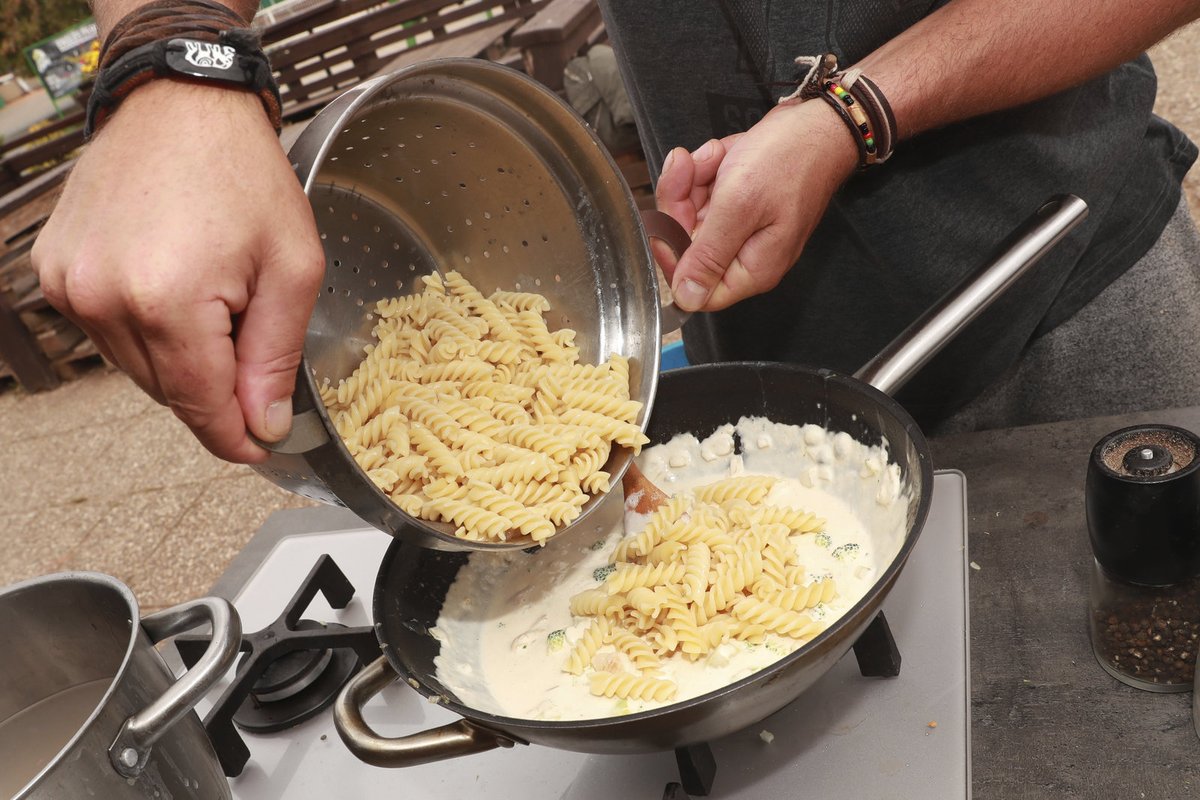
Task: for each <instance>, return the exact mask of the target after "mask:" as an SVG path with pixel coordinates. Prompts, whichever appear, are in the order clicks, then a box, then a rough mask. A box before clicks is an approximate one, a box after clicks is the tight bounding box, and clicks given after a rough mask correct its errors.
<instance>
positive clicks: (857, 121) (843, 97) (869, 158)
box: [825, 81, 879, 167]
mask: <svg viewBox="0 0 1200 800" xmlns="http://www.w3.org/2000/svg"><path fill="white" fill-rule="evenodd" d="M825 94H826V95H831V96H832V97H834V98H835V99H836V100H837V101H838V102H839V103H841V105H842V106H843V107H844V108H845V110H846V113H847V114H849V115H850V127H851V129H852V130H853V132H854V134H855V136H856V137H857V138H859V139H861V140H862V143H863V152H864V153H865V158H864V159H863V161H862V163H860V164H859V166H860V167H871V166H874V165H875V164H876V162H877V161H878V156H879V148H878V147H877V146H876V142H875V132H874V131H873V130H871V119H870V118H869V117H868V116H867V112H866V111H864V110H863V107H862V104H861V103H859V102H858V101H857V100H855V99H854V95H852V94H850V93H849V92H847V91H846V90H845V89H843V88H842V87H841V85H840V84H838V83H837V81H828V82H827V83H826V84H825Z"/></svg>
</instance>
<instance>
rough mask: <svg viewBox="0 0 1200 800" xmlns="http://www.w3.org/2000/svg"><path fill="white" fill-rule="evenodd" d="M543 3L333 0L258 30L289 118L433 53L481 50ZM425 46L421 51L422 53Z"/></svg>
mask: <svg viewBox="0 0 1200 800" xmlns="http://www.w3.org/2000/svg"><path fill="white" fill-rule="evenodd" d="M545 5H546V0H488V2H482V1H481V2H470V3H463V2H457V3H455V2H447V0H398V2H393V3H380V2H378V0H376V1H375V2H367V0H339V1H337V2H326V3H321V4H317V5H314V6H312V7H310V8H309V9H307V10H306V11H304V12H302V13H300V14H297V15H296V16H294V17H291V18H288V19H285V20H283V21H281V22H279V23H275V24H271V25H268V26H267V27H265V28H264V29H263V41H264V43H265V45H266V48H267V53H268V55H269V56H270V58H271V65H272V67H273V68H274V70H275V72H276V75H277V77H278V80H279V85H280V86H279V88H280V97H281V99H282V100H283V105H284V114H285V116H286V117H287V118H288V119H297V118H301V117H303V116H305V115H307V114H311V113H313V112H314V111H316V110H318V109H319V108H320V107H322V106H324V105H325V104H326V103H327V102H329V101H330V100H332V99H333V98H334V97H336V96H337V94H338V93H340V92H341V91H342V90H344V89H346V88H348V87H350V86H353V85H355V84H357V83H359V82H361V81H363V80H365V79H367V78H369V77H371V76H373V75H376V74H379V73H381V72H385V71H390V70H392V69H398V68H399V67H400V66H405V65H407V64H409V63H413V62H415V61H417V60H423V59H425V58H432V57H435V56H437V57H445V56H463V57H473V56H478V55H481V54H483V53H484V52H485V51H486V50H487V49H488V47H489V46H490V45H491V44H492V43H493V42H494V41H496V40H497V39H500V38H502V37H503V36H504V35H505V34H507V33H508V31H510V30H512V28H514V27H516V26H517V25H519V24H521V23H522V22H523V21H524V20H526V19H529V18H530V17H533V16H534V15H535V14H537V12H538V11H539V10H540V9H541V8H542V7H543V6H545ZM422 51H425V52H422Z"/></svg>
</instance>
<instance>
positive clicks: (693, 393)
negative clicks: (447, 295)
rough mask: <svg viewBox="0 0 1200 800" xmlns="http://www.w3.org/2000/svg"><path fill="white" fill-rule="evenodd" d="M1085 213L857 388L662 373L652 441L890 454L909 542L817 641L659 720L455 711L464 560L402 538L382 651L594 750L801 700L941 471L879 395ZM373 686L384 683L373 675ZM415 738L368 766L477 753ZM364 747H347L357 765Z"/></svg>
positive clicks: (893, 349)
mask: <svg viewBox="0 0 1200 800" xmlns="http://www.w3.org/2000/svg"><path fill="white" fill-rule="evenodd" d="M1086 210H1087V207H1086V205H1084V204H1083V202H1082V201H1080V200H1078V198H1073V197H1067V198H1056V199H1055V200H1052V201H1051V202H1050V203H1047V204H1046V206H1044V207H1043V208H1042V209H1040V210H1039V211H1038V213H1037V214H1036V215H1035V216H1034V217H1033V218H1032V219H1031V220H1030V221H1029V222H1027V223H1026V224H1025V225H1024V226H1023V227H1022V228H1021V229H1019V230H1018V231H1017V232H1016V233H1015V234H1014V235H1013V237H1011V238H1010V240H1009V242H1010V244H1009V245H1007V246H1005V247H1004V252H1003V254H1002V255H1001V256H1000V257H999V258H997V259H994V260H993V261H991V262H989V263H988V264H987V265H985V266H984V267H983V268H982V269H981V270H979V271H978V272H976V273H975V274H974V275H972V276H971V277H970V278H968V279H967V280H966V281H964V282H963V283H961V284H959V285H958V286H957V287H955V288H954V289H953V290H951V292H950V293H949V294H948V295H947V296H946V297H945V298H944V299H943V300H942V301H941V302H939V303H938V305H937V306H935V308H934V309H933V310H931V312H930V313H928V314H926V315H925V316H923V317H922V318H921V320H919V321H918V322H917V323H915V324H914V325H913V326H912V327H911V328H909V330H908V331H906V332H905V334H904V335H902V336H901V337H900V338H898V339H897V340H896V341H895V342H893V344H892V345H890V346H889V347H888V348H886V349H885V350H884V352H883V353H881V354H880V355H879V356H878V357H876V358H875V359H873V360H872V361H871V362H870V363H869V364H868V365H867V366H866V367H864V368H863V369H862V370H860V371H859V374H858V376H856V377H853V378H851V377H846V376H843V375H837V374H834V373H831V372H829V371H827V370H819V369H813V368H809V367H803V366H799V365H792V364H772V363H725V364H712V365H703V366H698V367H688V368H685V369H679V370H672V371H671V372H669V373H667V374H666V375H665V376H663V380H662V384H661V387H660V389H661V393H660V397H661V400H662V402H663V403H664V404H665V407H667V408H669V409H670V414H661V413H660V414H658V415H656V416H655V417H654V418H653V419H652V420H651V424H650V425H649V426H648V428H647V435H648V436H649V437H650V440H651V443H652V444H661V443H664V442H666V441H669V440H670V439H671V438H672V437H673V436H675V435H678V434H681V433H690V434H692V435H695V436H697V437H698V438H701V439H703V438H704V437H705V436H708V435H709V434H711V433H712V432H713V431H714V430H716V429H717V428H718V427H719V426H721V425H724V424H728V423H731V422H736V421H737V420H738V419H739V418H740V417H743V416H749V417H755V416H763V417H767V418H768V419H771V420H772V421H774V422H783V423H787V424H793V425H803V424H809V423H811V424H816V425H819V426H821V427H824V428H826V429H828V430H836V431H840V432H845V433H847V434H849V435H850V436H851V437H852V438H854V439H855V440H857V441H859V442H862V443H864V444H867V445H879V444H882V443H886V445H887V447H888V449H889V451H890V454H891V458H892V459H894V462H895V463H896V464H897V465H898V466H899V467H900V472H901V480H902V485H903V486H904V489H905V496H906V497H907V502H908V514H907V534H906V537H905V541H904V544H903V545H902V546H901V548H900V551H899V553H897V555H896V557H895V558H894V560H893V561H892V563H891V564H890V565H889V566H888V567H887V569H886V570H885V571H884V573H883V575H882V576H880V578H879V580H878V581H876V583H875V585H874V586H872V587H871V589H870V590H869V591H868V592H867V593H866V595H865V596H864V597H863V598H862V599H861V600H859V602H858V603H856V604H855V605H854V607H853V608H851V609H850V610H849V611H848V612H847V613H846V614H845V615H843V616H842V617H841V618H840V619H838V620H836V621H835V622H834V623H833V624H832V625H831V626H830V627H829V628H827V629H826V630H824V631H822V632H821V633H820V634H818V635H817V636H816V637H815V638H814V639H813V640H812V641H810V642H808V643H806V644H805V645H803V646H802V647H800V648H799V649H797V650H796V651H794V652H792V653H790V654H789V655H787V656H785V657H784V658H782V659H780V660H779V661H777V662H775V663H774V664H772V665H770V666H768V667H766V668H764V669H762V670H759V671H758V672H756V673H754V674H752V675H750V676H747V677H746V678H743V679H742V680H740V681H737V682H735V683H732V684H730V685H728V686H725V687H723V688H721V689H718V690H716V691H713V692H709V693H708V694H705V695H701V696H699V697H696V698H692V699H690V700H686V701H683V702H679V703H674V704H671V705H667V706H664V707H662V708H658V709H654V710H651V711H644V712H640V713H636V714H630V715H627V716H624V717H614V718H611V719H604V720H599V721H597V720H586V721H582V722H546V721H536V720H527V719H515V718H510V717H501V716H496V715H493V714H488V713H484V712H481V711H479V710H477V709H474V708H472V707H470V706H468V705H466V704H464V703H462V702H460V701H459V700H458V699H457V698H456V697H455V696H454V693H453V692H452V691H450V690H449V689H448V688H447V687H445V686H443V685H442V684H441V682H440V680H439V678H438V674H437V667H436V664H435V658H436V656H437V654H438V653H439V652H440V646H441V645H440V643H438V642H437V641H436V640H434V639H433V637H431V636H430V635H429V634H428V629H430V628H432V627H434V626H435V625H436V621H437V619H438V616H439V615H440V614H441V613H442V611H443V603H444V600H445V597H446V592H447V591H448V590H449V587H450V585H451V584H452V583H453V581H454V577H455V575H456V573H457V571H458V569H460V568H461V566H462V564H463V563H464V561H465V559H463V558H462V557H461V556H452V555H451V554H443V553H432V552H419V553H403V552H402V551H403V550H404V549H405V543H404V542H402V541H397V542H393V543H392V545H391V547H390V548H389V549H388V552H387V554H386V555H385V557H384V561H383V564H382V565H381V567H380V574H379V578H378V579H377V581H376V587H375V593H376V594H375V604H374V607H375V625H376V631H377V632H378V634H379V640H380V644H381V646H382V648H383V651H384V654H385V656H386V657H387V659H388V660H389V662H390V663H391V665H392V666H393V668H394V669H395V671H396V674H397V675H398V676H399V677H401V678H403V679H405V680H407V681H408V682H409V683H411V684H413V685H414V686H415V687H416V688H417V690H418V691H419V692H421V693H422V694H425V695H426V696H428V697H430V698H436V702H439V703H442V704H443V705H444V706H445V707H447V708H449V709H451V710H453V711H455V712H457V713H459V714H462V715H463V718H464V719H463V724H467V723H473V724H475V725H484V726H487V727H488V728H489V729H494V730H499V731H502V732H503V733H504V734H507V735H509V736H512V737H515V738H518V739H521V740H525V741H529V742H532V743H536V744H543V745H547V746H551V747H560V748H564V749H568V750H580V751H583V752H592V753H637V752H648V751H654V750H665V749H671V748H675V747H680V746H683V745H688V744H692V743H696V742H702V741H709V740H712V739H716V738H719V737H721V736H725V735H727V734H729V733H732V732H734V731H738V730H741V729H742V728H745V727H746V726H748V725H751V724H753V723H755V722H757V721H758V720H761V719H763V718H764V717H766V716H768V715H769V714H772V713H774V712H775V711H777V710H779V709H781V708H783V707H784V706H785V705H787V704H788V703H790V702H791V701H793V700H795V699H796V697H798V696H799V695H800V694H802V693H803V692H805V691H806V690H807V689H808V688H809V687H811V686H812V685H813V684H814V683H815V682H816V681H817V680H818V679H820V678H821V677H822V676H823V675H824V674H825V673H826V672H827V671H828V670H829V669H830V668H831V667H832V666H833V665H834V664H835V663H836V662H837V661H838V660H839V659H840V658H841V657H842V656H843V655H845V653H846V651H847V650H848V649H849V648H850V647H851V646H852V645H853V644H854V642H855V641H856V640H857V639H858V637H859V636H860V635H861V634H862V632H863V631H864V630H865V629H866V627H867V626H868V625H869V624H870V623H871V621H872V620H873V619H874V618H875V615H876V613H877V612H878V610H879V608H880V606H881V605H882V603H883V601H884V599H885V598H886V597H887V595H888V593H889V592H890V591H891V588H892V586H893V585H894V584H895V581H896V579H897V577H898V576H899V574H900V571H901V570H902V569H903V567H904V565H905V562H906V561H907V559H908V556H909V554H910V553H911V552H912V549H913V547H914V546H915V544H916V542H917V540H918V537H919V536H920V533H921V529H922V527H923V526H924V522H925V518H926V516H927V514H928V512H929V504H930V495H931V489H932V479H933V468H932V463H931V457H930V453H929V446H928V443H927V442H926V440H925V437H924V435H923V434H922V432H921V430H920V428H919V427H918V426H917V424H916V423H915V422H914V421H913V419H912V418H911V417H910V416H909V415H908V413H907V412H906V411H905V410H904V409H903V408H902V407H901V406H900V405H899V404H898V403H897V402H896V401H895V400H893V399H892V398H891V397H890V396H889V395H888V394H887V393H886V392H885V391H884V390H885V389H888V390H895V389H897V388H899V387H900V386H901V385H903V383H904V382H905V381H907V380H908V379H909V378H910V377H911V376H912V375H913V374H914V373H915V372H916V370H917V369H918V368H919V367H920V365H921V364H924V363H925V362H926V361H927V360H928V358H929V357H930V356H932V355H933V353H935V352H937V351H938V350H939V349H940V348H941V347H942V346H943V345H945V344H946V343H948V342H949V341H950V340H951V339H952V338H953V337H954V335H955V334H957V333H958V331H960V330H961V329H962V327H963V326H964V325H965V324H966V323H967V322H968V321H970V319H972V318H973V317H974V315H975V314H977V313H978V312H979V311H980V310H982V309H983V308H984V307H986V306H987V305H988V304H990V303H991V302H992V301H993V300H995V299H996V298H997V297H998V296H999V295H1000V294H1001V293H1003V292H1004V290H1005V289H1007V288H1008V287H1009V286H1010V285H1011V284H1012V282H1013V280H1015V278H1016V277H1017V276H1018V275H1020V274H1021V273H1022V272H1023V271H1024V270H1025V269H1028V268H1029V267H1030V266H1031V265H1032V264H1033V263H1035V262H1036V261H1037V260H1038V259H1039V258H1040V257H1041V256H1042V255H1043V254H1044V253H1045V252H1046V251H1048V250H1049V248H1050V247H1052V246H1053V245H1054V244H1056V243H1057V242H1058V241H1059V240H1060V239H1061V238H1062V236H1063V235H1064V234H1065V233H1066V232H1067V231H1068V230H1070V229H1071V228H1072V227H1073V226H1074V225H1075V224H1077V223H1078V222H1079V221H1080V220H1082V219H1083V217H1084V215H1085V214H1086ZM1014 240H1015V243H1013V242H1014ZM378 680H379V681H384V680H385V677H384V676H382V675H381V676H378ZM341 732H342V725H341V723H339V733H341ZM427 733H432V732H427ZM421 737H422V735H421V734H417V735H414V736H410V737H405V738H404V739H403V740H398V741H400V742H403V752H402V753H400V754H397V756H396V757H395V758H394V759H391V758H384V759H382V760H381V761H379V762H372V763H378V764H379V765H380V766H408V765H412V764H416V763H424V762H425V761H428V760H434V759H438V758H451V757H454V756H457V755H462V754H464V752H474V751H464V752H455V751H454V750H452V749H442V748H439V747H438V746H437V745H436V743H435V742H434V741H433V740H425V739H422V738H421ZM343 738H344V739H348V741H349V742H355V743H356V744H355V746H357V747H359V748H360V749H361V751H362V752H364V753H366V754H367V755H370V756H374V755H375V753H376V751H377V750H379V749H383V748H386V746H387V740H382V739H379V737H376V736H374V734H370V732H369V730H368V731H363V730H362V729H360V728H357V727H352V728H350V729H348V731H347V733H344V734H343ZM360 749H355V747H354V746H352V750H354V752H355V753H356V755H359V752H360ZM489 749H490V748H489ZM359 757H360V758H361V757H363V756H362V755H359Z"/></svg>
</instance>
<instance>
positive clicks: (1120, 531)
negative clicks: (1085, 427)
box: [1084, 425, 1200, 692]
mask: <svg viewBox="0 0 1200 800" xmlns="http://www.w3.org/2000/svg"><path fill="white" fill-rule="evenodd" d="M1084 494H1085V503H1086V509H1087V526H1088V535H1089V537H1090V539H1091V543H1092V552H1093V554H1094V555H1095V559H1094V563H1093V567H1092V579H1091V598H1090V608H1089V612H1090V632H1091V639H1092V651H1093V652H1094V653H1095V654H1096V660H1097V661H1099V662H1100V666H1102V667H1103V668H1104V669H1105V670H1106V671H1107V672H1108V673H1109V674H1111V675H1112V676H1113V677H1115V678H1116V679H1118V680H1120V681H1122V682H1124V683H1127V684H1129V685H1130V686H1134V687H1137V688H1139V689H1146V690H1148V691H1152V692H1183V691H1188V690H1190V689H1191V688H1192V681H1193V676H1194V672H1195V664H1196V650H1197V647H1198V646H1200V438H1197V437H1196V435H1195V434H1193V433H1192V432H1190V431H1187V430H1184V429H1183V428H1176V427H1173V426H1170V425H1138V426H1134V427H1131V428H1122V429H1121V430H1119V431H1115V432H1113V433H1110V434H1109V435H1107V436H1105V437H1104V438H1103V439H1101V440H1100V441H1099V442H1098V443H1097V444H1096V446H1095V447H1094V448H1093V449H1092V455H1091V460H1090V462H1089V463H1088V472H1087V485H1086V487H1085V492H1084Z"/></svg>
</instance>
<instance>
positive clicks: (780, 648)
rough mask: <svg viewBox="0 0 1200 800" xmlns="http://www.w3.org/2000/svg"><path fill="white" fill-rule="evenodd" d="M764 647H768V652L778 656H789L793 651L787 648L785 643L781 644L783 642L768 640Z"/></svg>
mask: <svg viewBox="0 0 1200 800" xmlns="http://www.w3.org/2000/svg"><path fill="white" fill-rule="evenodd" d="M763 646H764V647H766V648H767V650H768V651H770V652H772V653H774V654H775V655H777V656H783V655H787V654H788V653H790V652H791V650H790V649H788V648H787V647H786V646H784V645H783V643H781V642H775V641H771V640H767V641H766V642H765V643H764V644H763Z"/></svg>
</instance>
